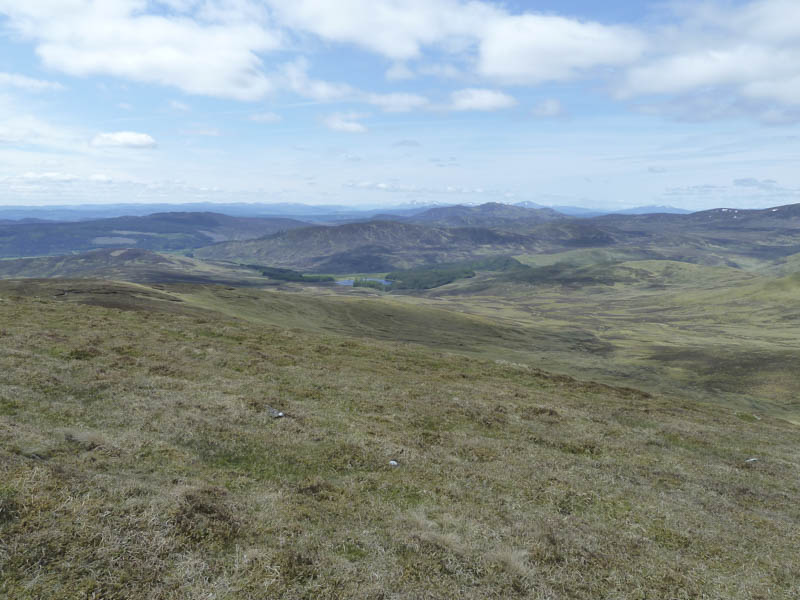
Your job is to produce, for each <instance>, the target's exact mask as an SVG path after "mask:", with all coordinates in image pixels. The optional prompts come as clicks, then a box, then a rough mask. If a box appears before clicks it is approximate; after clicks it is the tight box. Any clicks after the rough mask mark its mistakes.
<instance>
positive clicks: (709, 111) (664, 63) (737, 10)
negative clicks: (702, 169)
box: [617, 0, 800, 124]
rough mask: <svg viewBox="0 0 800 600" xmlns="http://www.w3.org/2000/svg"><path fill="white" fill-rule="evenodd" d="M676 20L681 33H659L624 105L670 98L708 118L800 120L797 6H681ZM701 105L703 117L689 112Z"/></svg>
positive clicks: (627, 81)
mask: <svg viewBox="0 0 800 600" xmlns="http://www.w3.org/2000/svg"><path fill="white" fill-rule="evenodd" d="M676 18H677V19H678V20H679V23H680V26H679V27H670V28H666V27H665V28H662V29H661V30H658V31H657V32H656V33H655V35H654V36H653V44H652V48H651V52H650V53H649V55H648V57H647V58H645V59H644V60H642V61H641V62H640V63H639V64H637V65H635V66H633V67H631V68H630V69H629V70H628V71H627V72H626V73H625V75H624V77H623V79H622V81H621V83H620V85H619V86H618V88H617V93H618V95H619V96H620V97H622V98H630V97H634V96H642V95H658V96H667V97H671V101H672V102H673V104H674V103H678V104H683V105H685V106H686V107H687V109H686V111H685V112H686V113H687V114H692V113H694V114H699V115H709V116H710V117H711V118H714V117H717V116H723V117H724V116H737V115H743V114H749V115H753V116H755V117H756V118H758V119H759V120H761V121H763V122H765V123H772V124H780V123H785V122H792V121H796V120H798V119H800V111H798V109H800V33H798V32H800V26H798V24H799V23H800V4H798V3H797V2H794V1H793V0H754V1H750V2H747V3H745V4H742V5H740V6H737V7H731V6H724V5H722V4H721V3H718V2H704V3H697V4H688V5H679V12H678V13H677V15H676ZM698 98H701V99H702V103H703V104H705V105H707V106H706V107H705V110H703V107H702V106H701V107H700V109H701V110H697V107H696V106H692V105H697V104H698V103H699V102H700V101H699V100H698ZM715 113H716V114H715Z"/></svg>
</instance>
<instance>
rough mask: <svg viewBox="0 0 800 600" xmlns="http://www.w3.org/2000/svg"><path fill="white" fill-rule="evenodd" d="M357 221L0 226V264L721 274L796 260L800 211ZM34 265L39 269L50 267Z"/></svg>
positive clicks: (165, 219) (501, 211) (495, 213)
mask: <svg viewBox="0 0 800 600" xmlns="http://www.w3.org/2000/svg"><path fill="white" fill-rule="evenodd" d="M653 208H660V209H663V208H667V207H653ZM359 217H360V218H358V219H353V220H352V221H350V222H347V221H344V222H341V221H337V220H332V221H329V222H327V223H326V224H315V223H313V222H309V221H302V220H298V219H289V218H284V217H270V218H262V217H232V216H228V215H222V214H217V213H207V212H206V213H202V212H201V213H194V212H178V213H157V214H153V215H149V216H144V217H137V216H132V217H115V218H111V219H98V220H87V221H78V222H60V223H58V222H57V223H52V222H28V223H16V224H8V223H6V224H2V223H0V258H21V257H42V256H53V255H60V254H75V253H79V252H87V251H92V250H98V249H111V250H113V249H126V248H135V249H138V250H151V251H156V252H165V251H166V252H173V253H174V252H181V253H184V254H190V253H191V254H193V255H194V256H195V257H197V258H198V259H204V260H216V261H228V262H230V263H232V264H233V265H234V266H235V264H236V263H242V264H250V265H262V266H270V267H281V268H289V269H295V270H301V271H310V272H316V273H379V272H387V271H392V270H397V269H408V268H412V267H419V266H426V265H427V266H430V265H436V264H440V263H454V262H458V261H466V260H476V259H480V258H482V257H490V256H518V255H526V254H527V255H530V254H541V253H548V252H549V253H553V252H560V251H565V250H576V249H586V248H598V249H608V248H615V249H617V250H620V251H622V252H628V251H630V249H632V248H635V249H637V252H639V254H641V255H644V256H647V257H648V258H654V259H658V258H665V259H670V260H680V261H685V262H693V263H702V264H708V265H729V266H736V265H739V264H746V263H747V261H748V260H751V259H756V260H779V259H781V258H782V257H788V256H790V255H792V254H795V253H800V204H796V205H788V206H780V207H774V208H769V209H760V210H741V209H730V208H720V209H714V210H709V211H701V212H696V213H690V214H680V213H674V212H673V213H669V212H657V213H644V214H627V213H626V212H620V213H612V214H606V215H602V216H597V217H591V218H587V217H581V218H576V217H569V216H567V215H563V214H560V213H558V212H557V211H555V210H553V209H550V208H536V207H532V206H530V205H526V206H514V205H507V204H499V203H487V204H483V205H479V206H447V207H436V208H429V209H427V210H423V211H417V212H414V213H413V214H408V213H406V214H401V215H392V214H382V215H379V217H380V218H379V219H372V220H369V219H367V218H364V217H363V214H361V215H359ZM102 256H103V255H97V256H93V257H92V261H93V262H97V261H100V263H102V260H100V259H101V258H102ZM126 256H128V257H129V255H126ZM112 258H113V259H115V260H112ZM107 259H108V261H111V262H110V263H109V264H110V265H111V266H110V267H109V265H106V264H105V263H103V264H100V267H98V268H102V269H105V270H107V269H108V268H112V267H113V268H117V266H118V263H119V262H120V261H119V259H117V256H116V255H111V256H110V257H107ZM148 260H149V259H148ZM37 265H38V266H36V265H35V266H36V268H40V267H41V269H42V270H43V271H48V269H50V267H48V266H47V265H45V264H38V263H37ZM29 266H30V265H28V266H24V265H23V267H24V268H25V269H28V267H29ZM7 267H8V269H12V268H16V267H11V266H8V265H7ZM20 268H22V267H20ZM64 268H66V267H65V266H63V265H62V266H59V267H58V269H61V270H64ZM70 268H71V267H70ZM126 268H127V267H126ZM137 268H138V267H137ZM159 268H160V267H159ZM34 270H35V269H34ZM201 270H202V269H201ZM26 272H33V271H31V270H30V269H29V270H28V271H26ZM20 273H21V272H20ZM237 277H238V275H237Z"/></svg>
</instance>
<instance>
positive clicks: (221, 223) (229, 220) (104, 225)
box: [0, 212, 307, 258]
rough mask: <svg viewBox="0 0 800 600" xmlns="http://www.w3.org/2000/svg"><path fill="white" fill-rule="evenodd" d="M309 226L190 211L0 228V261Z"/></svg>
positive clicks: (181, 245) (175, 246) (194, 242)
mask: <svg viewBox="0 0 800 600" xmlns="http://www.w3.org/2000/svg"><path fill="white" fill-rule="evenodd" d="M305 226H307V223H303V222H301V221H295V220H292V219H283V218H244V217H229V216H227V215H222V214H216V213H188V212H178V213H157V214H153V215H149V216H146V217H116V218H112V219H99V220H92V221H79V222H72V223H29V224H16V225H0V258H16V257H24V256H42V255H53V254H66V253H69V252H82V251H86V250H91V249H95V248H120V247H122V248H125V247H133V246H135V247H137V248H142V249H149V250H184V249H188V248H196V247H198V246H205V245H208V244H210V243H214V242H220V241H225V240H237V239H251V238H256V237H261V236H264V235H267V234H271V233H275V232H277V231H283V230H287V229H292V228H295V227H305Z"/></svg>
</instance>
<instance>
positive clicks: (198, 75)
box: [0, 0, 280, 100]
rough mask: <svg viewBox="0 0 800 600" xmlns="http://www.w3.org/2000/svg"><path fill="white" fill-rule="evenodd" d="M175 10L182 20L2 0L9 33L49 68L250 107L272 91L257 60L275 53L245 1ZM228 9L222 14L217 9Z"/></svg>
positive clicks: (110, 0) (75, 4)
mask: <svg viewBox="0 0 800 600" xmlns="http://www.w3.org/2000/svg"><path fill="white" fill-rule="evenodd" d="M213 5H214V6H217V8H218V9H220V10H217V11H216V13H215V12H214V11H213V10H211V8H209V7H210V6H211V4H203V5H202V6H201V4H200V3H189V2H183V3H177V4H175V3H173V8H174V9H175V10H180V11H181V13H180V14H177V15H176V14H171V15H163V14H157V13H155V12H148V11H147V4H146V3H144V2H142V1H141V0H103V1H102V2H95V1H93V0H71V1H70V2H56V1H48V2H19V1H18V0H0V13H3V14H5V15H6V17H7V18H8V26H9V27H11V28H12V29H13V30H15V31H16V32H17V33H18V34H19V35H21V36H23V37H24V38H26V39H29V40H31V41H33V42H34V44H35V46H36V53H37V54H38V55H39V57H40V58H41V59H42V61H43V62H44V64H45V65H47V66H48V67H49V68H52V69H56V70H58V71H61V72H64V73H67V74H69V75H76V76H87V75H112V76H115V77H121V78H125V79H129V80H133V81H139V82H146V83H157V84H161V85H166V86H175V87H178V88H180V89H182V90H184V91H185V92H188V93H191V94H204V95H210V96H220V97H227V98H235V99H239V100H255V99H258V98H261V97H263V96H264V95H265V94H267V93H268V92H269V91H271V89H272V83H271V82H270V80H269V79H268V78H267V77H266V76H265V75H264V73H263V72H262V64H261V59H260V58H259V53H262V52H267V51H270V50H275V49H277V48H278V47H279V46H280V36H279V35H278V34H277V33H276V32H275V31H274V30H272V29H270V28H269V27H268V25H267V24H266V16H265V15H264V14H263V12H264V11H263V9H261V10H260V11H259V10H258V9H257V7H258V5H257V4H256V3H254V2H251V1H250V0H219V1H218V2H215V3H213ZM221 9H225V10H221Z"/></svg>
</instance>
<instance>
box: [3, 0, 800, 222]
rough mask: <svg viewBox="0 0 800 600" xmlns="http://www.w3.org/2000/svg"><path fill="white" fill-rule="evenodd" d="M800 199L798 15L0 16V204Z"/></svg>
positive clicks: (380, 6)
mask: <svg viewBox="0 0 800 600" xmlns="http://www.w3.org/2000/svg"><path fill="white" fill-rule="evenodd" d="M522 201H530V202H536V203H539V204H542V205H546V206H558V205H573V206H583V207H587V208H596V209H623V208H629V207H634V206H642V205H670V206H675V207H679V208H686V209H691V210H702V209H707V208H714V207H722V206H726V207H736V208H748V207H751V208H763V207H769V206H777V205H782V204H790V203H795V202H800V2H798V0H738V1H735V0H708V1H704V0H695V1H690V2H687V1H659V2H647V1H642V0H606V1H605V2H597V1H595V0H560V1H559V0H542V1H538V0H509V1H506V2H498V1H494V0H468V1H465V0H28V1H26V2H20V0H0V206H3V205H6V206H9V205H54V204H91V203H129V202H140V203H145V202H146V203H162V202H172V203H186V202H265V203H283V202H290V203H295V202H299V203H305V204H317V205H324V204H336V205H352V206H363V207H367V206H370V207H380V206H387V207H388V206H397V205H405V204H411V203H415V204H426V203H447V204H454V203H482V202H522Z"/></svg>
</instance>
